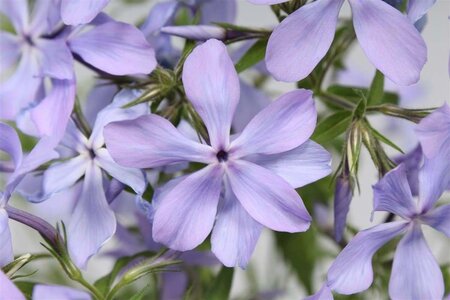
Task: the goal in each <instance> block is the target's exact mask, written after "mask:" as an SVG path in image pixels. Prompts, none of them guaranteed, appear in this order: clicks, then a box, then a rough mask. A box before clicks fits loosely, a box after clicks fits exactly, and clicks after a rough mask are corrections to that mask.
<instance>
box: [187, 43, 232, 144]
mask: <svg viewBox="0 0 450 300" xmlns="http://www.w3.org/2000/svg"><path fill="white" fill-rule="evenodd" d="M205 61H208V64H205ZM183 85H184V89H185V91H186V95H187V97H188V99H189V101H190V102H191V103H192V105H193V106H194V108H195V110H196V111H197V112H198V114H199V115H200V117H201V118H202V119H203V122H204V123H205V125H206V128H207V129H208V133H209V138H210V140H211V145H212V147H213V148H214V149H215V150H217V151H219V150H223V149H225V150H226V149H227V148H228V146H229V142H230V129H231V121H232V119H233V115H234V112H235V110H236V106H237V104H238V102H239V94H240V91H239V78H238V76H237V73H236V69H235V68H234V65H233V62H232V61H231V58H230V56H229V55H228V52H227V49H226V47H225V45H224V44H223V43H222V42H219V41H217V40H214V39H211V40H208V41H207V42H205V43H203V44H202V45H200V46H197V47H196V48H195V49H194V50H193V51H192V53H191V54H190V55H189V57H188V58H187V59H186V62H185V63H184V68H183Z"/></svg>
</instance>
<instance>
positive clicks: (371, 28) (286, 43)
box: [249, 0, 427, 85]
mask: <svg viewBox="0 0 450 300" xmlns="http://www.w3.org/2000/svg"><path fill="white" fill-rule="evenodd" d="M249 1H250V2H253V3H257V4H275V3H281V2H285V1H284V0H249ZM349 2H350V6H351V9H352V13H353V25H354V27H355V31H356V36H357V38H358V41H359V43H360V45H361V47H362V48H363V50H364V52H365V53H366V55H367V57H368V58H369V60H370V61H371V62H372V63H373V64H374V65H375V67H376V68H377V69H379V70H380V71H381V72H383V73H384V74H385V75H386V76H387V77H388V78H390V79H391V80H392V81H394V82H395V83H397V84H400V85H410V84H413V83H415V82H417V81H418V80H419V76H420V71H421V70H422V67H423V65H424V64H425V62H426V60H427V49H426V45H425V42H424V41H423V39H422V37H421V36H420V34H419V32H418V31H417V30H416V28H415V27H414V25H413V24H412V22H411V21H410V20H409V19H408V17H407V16H405V15H403V14H402V13H401V12H400V11H398V10H396V9H395V8H393V7H392V6H390V5H389V4H387V3H385V2H383V1H382V0H365V1H360V0H349ZM343 3H344V0H317V1H314V2H313V3H310V4H307V5H305V6H303V7H301V8H300V9H298V10H297V11H295V12H293V13H292V14H290V15H289V16H288V17H286V18H285V19H284V20H283V21H282V22H281V23H280V25H278V26H277V27H276V28H275V30H274V31H273V33H272V35H271V36H270V39H269V43H268V45H267V52H266V65H267V68H268V70H269V71H270V72H271V73H272V75H273V76H274V77H275V78H276V79H278V80H282V81H298V80H301V79H303V78H305V77H306V76H308V75H309V74H310V73H311V72H312V70H313V69H314V68H315V67H316V65H317V64H318V63H319V61H320V60H321V59H322V58H323V57H324V56H325V54H326V53H327V51H328V49H329V48H330V45H331V43H332V41H333V37H334V34H335V30H336V25H337V21H338V15H339V11H340V9H341V7H342V4H343Z"/></svg>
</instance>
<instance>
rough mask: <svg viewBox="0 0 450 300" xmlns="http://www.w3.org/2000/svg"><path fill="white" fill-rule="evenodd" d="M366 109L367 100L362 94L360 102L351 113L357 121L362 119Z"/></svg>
mask: <svg viewBox="0 0 450 300" xmlns="http://www.w3.org/2000/svg"><path fill="white" fill-rule="evenodd" d="M366 108H367V98H366V97H365V96H364V95H363V94H362V95H361V100H359V102H358V105H357V106H356V108H355V110H354V111H353V116H354V117H355V118H357V119H362V118H364V116H365V114H366Z"/></svg>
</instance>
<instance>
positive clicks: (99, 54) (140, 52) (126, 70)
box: [69, 21, 156, 75]
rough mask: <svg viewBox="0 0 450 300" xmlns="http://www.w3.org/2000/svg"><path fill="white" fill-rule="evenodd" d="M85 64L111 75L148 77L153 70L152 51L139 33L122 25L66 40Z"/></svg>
mask: <svg viewBox="0 0 450 300" xmlns="http://www.w3.org/2000/svg"><path fill="white" fill-rule="evenodd" d="M69 46H70V48H71V49H72V51H73V52H75V53H76V54H78V55H79V56H80V57H81V58H82V59H83V60H84V61H85V62H87V63H88V64H91V65H93V66H94V67H96V68H98V69H100V70H102V71H105V72H108V73H110V74H113V75H128V74H149V73H150V72H152V71H153V69H154V68H155V67H156V59H155V51H154V50H153V49H152V48H151V47H150V45H149V44H148V42H147V41H146V40H145V37H144V35H143V33H142V32H140V31H139V30H138V29H137V28H135V27H133V26H131V25H128V24H125V23H121V22H115V21H111V22H106V23H104V24H102V25H99V26H97V27H95V28H93V29H92V30H90V31H88V32H85V33H82V34H80V35H78V36H75V37H73V38H71V39H70V40H69Z"/></svg>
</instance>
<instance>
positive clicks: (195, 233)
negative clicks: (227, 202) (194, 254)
mask: <svg viewBox="0 0 450 300" xmlns="http://www.w3.org/2000/svg"><path fill="white" fill-rule="evenodd" d="M222 177H223V168H222V166H221V165H217V164H216V165H209V166H207V167H205V168H203V169H202V170H200V171H197V172H195V173H193V174H191V175H189V176H187V177H186V178H185V179H184V180H183V181H181V182H180V183H179V184H178V185H176V186H175V187H174V188H173V189H172V190H170V191H169V192H168V193H167V194H166V195H165V196H164V197H163V198H162V199H161V200H160V204H159V205H158V208H157V209H156V212H155V216H154V221H153V239H154V240H155V241H156V242H159V243H162V244H164V245H166V246H168V247H169V248H171V249H175V250H179V251H186V250H191V249H193V248H195V247H196V246H198V245H199V244H200V243H202V242H203V241H204V240H205V239H206V237H207V236H208V234H209V233H210V232H211V229H212V227H213V224H214V219H215V216H216V211H217V205H218V202H219V196H220V190H221V188H222Z"/></svg>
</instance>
